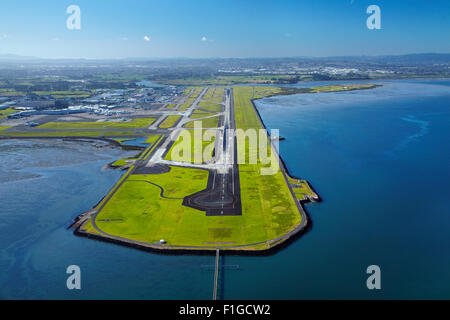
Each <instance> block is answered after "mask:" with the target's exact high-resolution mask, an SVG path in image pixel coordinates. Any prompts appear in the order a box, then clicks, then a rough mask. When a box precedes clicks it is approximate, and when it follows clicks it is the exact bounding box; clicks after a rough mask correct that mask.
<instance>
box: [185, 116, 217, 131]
mask: <svg viewBox="0 0 450 320" xmlns="http://www.w3.org/2000/svg"><path fill="white" fill-rule="evenodd" d="M196 121H198V122H200V123H201V125H202V128H217V127H218V126H219V116H216V117H212V118H206V119H202V120H196ZM194 122H195V121H191V122H188V123H186V124H185V125H184V127H185V128H194Z"/></svg>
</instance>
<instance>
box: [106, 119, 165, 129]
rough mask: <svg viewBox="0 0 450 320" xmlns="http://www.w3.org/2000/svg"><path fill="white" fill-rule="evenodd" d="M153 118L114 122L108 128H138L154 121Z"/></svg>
mask: <svg viewBox="0 0 450 320" xmlns="http://www.w3.org/2000/svg"><path fill="white" fill-rule="evenodd" d="M155 121H156V119H155V118H136V119H133V120H130V121H123V122H114V123H113V124H112V125H111V126H110V127H109V128H110V129H119V128H121V129H139V128H146V127H148V126H150V125H151V124H152V123H153V122H155Z"/></svg>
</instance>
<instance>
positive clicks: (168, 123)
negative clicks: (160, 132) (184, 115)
mask: <svg viewBox="0 0 450 320" xmlns="http://www.w3.org/2000/svg"><path fill="white" fill-rule="evenodd" d="M180 118H181V116H168V117H167V118H166V119H165V120H164V121H163V122H161V123H160V124H159V127H160V128H163V129H167V128H172V127H173V126H175V124H176V123H177V122H178V120H180Z"/></svg>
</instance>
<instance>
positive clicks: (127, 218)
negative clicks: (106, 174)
mask: <svg viewBox="0 0 450 320" xmlns="http://www.w3.org/2000/svg"><path fill="white" fill-rule="evenodd" d="M273 90H276V89H272V88H258V89H256V90H254V89H253V88H250V87H237V88H234V95H235V111H236V125H237V127H238V128H242V129H250V128H253V129H260V128H261V124H260V122H259V120H258V117H257V114H256V112H255V110H254V109H253V106H252V104H251V102H250V100H251V99H252V98H254V97H255V96H258V97H262V96H265V95H269V94H271V93H273ZM216 118H217V117H216ZM185 131H186V134H188V135H189V136H190V137H192V136H193V132H194V130H185ZM182 140H183V138H179V139H178V140H177V141H176V142H175V143H174V145H173V146H172V148H171V150H169V152H168V155H167V156H166V159H171V151H172V149H174V148H175V147H176V146H177V144H181V143H182ZM208 143H210V142H208ZM204 147H205V144H202V145H201V149H202V150H201V151H204V150H203V149H204ZM238 150H239V152H244V151H245V152H247V153H248V152H249V151H250V150H249V146H248V144H247V143H244V142H240V143H239V145H238ZM191 151H194V146H193V145H191ZM263 167H264V165H263V164H262V163H261V162H258V163H256V164H240V165H239V168H240V173H239V177H240V181H241V197H242V210H243V213H242V216H211V217H207V216H206V215H205V213H204V212H202V211H198V210H195V209H192V208H189V207H185V206H182V201H183V200H182V198H184V197H185V196H187V195H190V194H192V193H195V192H198V191H201V190H203V189H205V187H206V185H207V179H208V175H209V173H208V171H206V170H201V169H193V168H184V167H173V166H172V167H171V170H170V171H169V172H168V173H163V174H155V175H150V174H145V175H136V174H130V172H131V171H128V173H127V174H126V175H125V176H124V177H122V180H123V181H125V182H124V183H123V185H122V186H121V187H120V189H119V190H117V192H116V193H115V194H114V195H113V196H112V197H111V199H110V201H109V202H108V203H107V204H106V205H105V207H104V208H103V209H102V210H101V212H100V213H99V214H98V215H97V217H96V220H95V221H96V225H97V226H98V227H99V228H100V229H101V230H102V231H103V232H106V233H108V234H110V235H113V236H120V237H124V238H128V239H132V240H136V241H142V242H146V243H158V242H159V240H160V239H164V240H165V241H167V244H168V245H174V246H177V245H182V246H195V247H211V248H214V247H217V246H218V245H220V246H222V247H226V246H237V245H248V244H253V243H259V242H264V241H268V240H272V239H274V238H277V237H279V236H282V235H284V234H286V233H287V232H289V231H291V230H292V229H294V228H295V227H296V226H298V225H299V224H300V222H301V216H300V213H299V212H298V209H297V206H296V203H295V201H296V200H295V199H294V198H293V197H292V195H291V193H290V190H289V188H288V184H287V182H286V180H285V178H284V175H283V173H282V172H281V171H280V170H278V171H277V172H276V173H275V174H274V175H261V174H260V170H261V168H263ZM276 167H277V166H276ZM277 168H278V167H277ZM150 182H151V183H150ZM152 183H153V184H152ZM154 184H156V185H158V186H160V187H162V188H163V189H164V192H163V196H164V197H167V198H171V199H166V198H164V197H162V196H161V189H160V188H159V187H158V186H155V185H154ZM83 228H84V229H85V230H87V231H89V232H92V233H97V232H96V231H95V230H94V228H93V226H92V224H91V222H87V223H86V224H85V225H84V226H83ZM268 247H269V245H268V244H258V245H255V246H250V247H246V248H247V249H254V250H263V249H267V248H268Z"/></svg>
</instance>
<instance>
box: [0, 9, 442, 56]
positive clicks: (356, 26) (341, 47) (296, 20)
mask: <svg viewBox="0 0 450 320" xmlns="http://www.w3.org/2000/svg"><path fill="white" fill-rule="evenodd" d="M72 4H75V5H78V6H79V7H80V8H81V30H68V29H67V28H66V20H67V18H68V16H69V15H68V14H67V13H66V8H67V7H68V6H69V5H72ZM371 4H376V5H378V6H379V7H380V8H381V25H382V28H381V30H369V29H368V28H367V27H366V20H367V17H368V16H369V15H368V14H366V8H367V7H368V6H369V5H371ZM449 12H450V1H449V0H442V1H439V0H434V1H431V0H421V1H417V0H409V1H406V0H405V1H399V0H388V1H380V0H371V1H362V0H328V1H325V0H308V1H302V0H277V1H275V0H270V1H267V0H226V1H225V0H223V1H222V0H159V1H153V0H108V1H107V0H71V1H66V0H39V1H36V0H34V1H32V0H1V2H0V54H18V55H27V56H37V57H43V58H95V59H98V58H124V57H149V58H170V57H188V58H208V57H224V58H227V57H287V56H341V55H383V54H404V53H422V52H440V53H450V13H449ZM145 36H148V37H149V38H150V41H146V40H144V37H145ZM202 38H203V41H202Z"/></svg>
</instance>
